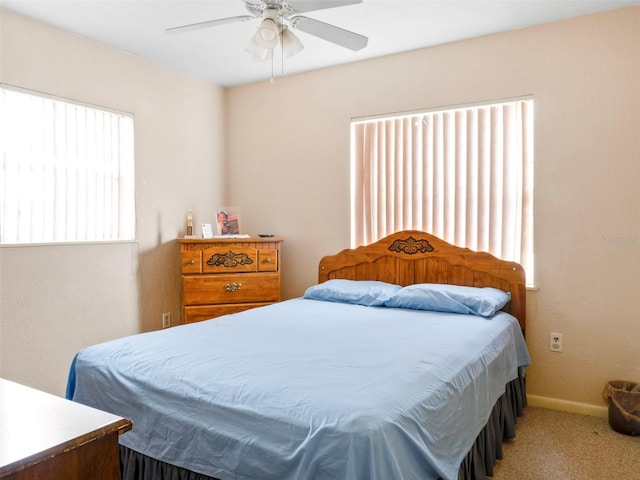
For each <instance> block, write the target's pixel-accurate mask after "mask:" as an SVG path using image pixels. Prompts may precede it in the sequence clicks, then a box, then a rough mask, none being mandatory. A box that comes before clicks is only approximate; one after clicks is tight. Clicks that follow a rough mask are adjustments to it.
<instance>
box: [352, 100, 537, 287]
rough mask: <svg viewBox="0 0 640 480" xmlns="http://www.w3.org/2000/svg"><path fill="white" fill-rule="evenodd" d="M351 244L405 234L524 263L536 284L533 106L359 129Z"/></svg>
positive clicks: (410, 118) (402, 119)
mask: <svg viewBox="0 0 640 480" xmlns="http://www.w3.org/2000/svg"><path fill="white" fill-rule="evenodd" d="M351 139H352V155H351V157H352V165H351V168H352V175H351V179H352V185H351V192H352V206H351V237H352V246H353V247H356V246H359V245H366V244H369V243H372V242H375V241H376V240H379V239H380V238H382V237H384V236H386V235H388V234H391V233H393V232H396V231H399V230H404V229H416V230H423V231H427V232H429V233H432V234H433V235H436V236H438V237H440V238H442V239H443V240H445V241H447V242H449V243H452V244H454V245H457V246H460V247H467V248H470V249H472V250H480V251H486V252H489V253H491V254H493V255H495V256H496V257H498V258H502V259H504V260H509V261H514V262H518V263H520V264H521V265H522V266H523V267H524V269H525V272H527V283H528V284H533V100H532V99H525V100H517V101H509V102H502V103H497V104H491V105H480V106H473V107H467V108H451V109H445V110H438V111H428V112H421V113H412V114H408V115H402V116H394V117H386V118H375V119H369V120H357V121H353V122H352V125H351Z"/></svg>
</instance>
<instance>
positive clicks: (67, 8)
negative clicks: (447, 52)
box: [0, 0, 640, 87]
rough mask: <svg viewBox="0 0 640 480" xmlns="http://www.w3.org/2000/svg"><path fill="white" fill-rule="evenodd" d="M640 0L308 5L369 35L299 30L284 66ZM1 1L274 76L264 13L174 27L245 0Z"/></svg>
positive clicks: (99, 33) (136, 47) (226, 11)
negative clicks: (258, 44)
mask: <svg viewBox="0 0 640 480" xmlns="http://www.w3.org/2000/svg"><path fill="white" fill-rule="evenodd" d="M639 4H640V0H633V1H619V0H575V1H570V0H502V1H495V0H466V1H465V0H440V1H436V0H364V1H363V3H361V4H358V5H350V6H344V7H339V8H331V9H326V10H319V11H314V12H309V13H306V14H305V15H306V16H308V17H311V18H314V19H317V20H321V21H323V22H327V23H332V24H334V25H337V26H339V27H342V28H344V29H347V30H351V31H354V32H357V33H359V34H362V35H365V36H367V37H369V44H368V46H367V47H366V48H364V49H363V50H360V51H358V52H353V51H351V50H347V49H345V48H342V47H339V46H337V45H334V44H332V43H329V42H326V41H324V40H321V39H318V38H316V37H313V36H311V35H308V34H305V33H304V32H298V31H296V32H295V33H296V35H297V36H298V37H299V38H300V39H301V40H302V42H303V44H304V45H305V49H304V50H303V51H302V52H301V53H299V54H297V55H296V56H294V57H291V58H288V59H285V60H284V64H283V63H282V62H281V61H280V60H277V61H276V62H275V75H276V76H280V75H281V74H282V69H284V74H285V75H290V74H294V73H299V72H304V71H309V70H314V69H318V68H323V67H327V66H331V65H338V64H343V63H347V62H354V61H358V60H363V59H366V58H373V57H379V56H383V55H388V54H392V53H397V52H402V51H407V50H413V49H416V48H422V47H428V46H432V45H438V44H442V43H446V42H452V41H457V40H463V39H466V38H471V37H477V36H481V35H486V34H490V33H495V32H500V31H506V30H513V29H518V28H523V27H528V26H532V25H537V24H542V23H547V22H552V21H556V20H562V19H567V18H571V17H576V16H579V15H586V14H591V13H596V12H600V11H604V10H612V9H616V8H621V7H626V6H630V5H639ZM0 6H2V7H4V8H6V9H9V10H13V11H15V12H18V13H20V14H23V15H25V16H28V17H33V18H35V19H37V20H40V21H42V22H45V23H48V24H51V25H54V26H56V27H59V28H62V29H65V30H68V31H70V32H74V33H76V34H78V35H81V36H83V37H88V38H91V39H93V40H96V41H98V42H100V43H103V44H106V45H110V46H112V47H115V48H118V49H120V50H123V51H126V52H129V53H132V54H134V55H137V56H139V57H143V58H146V59H149V60H152V61H154V62H157V63H160V64H162V65H166V66H168V67H170V68H173V69H175V70H178V71H181V72H185V73H187V74H190V75H193V76H196V77H201V78H205V79H208V80H210V81H212V82H214V83H216V84H218V85H220V86H224V87H229V86H235V85H242V84H246V83H252V82H256V81H262V80H265V79H268V78H270V77H271V70H272V65H271V62H270V61H267V62H254V61H253V60H252V57H251V56H250V55H249V54H248V53H246V52H245V51H244V47H245V45H246V43H247V42H248V40H249V39H250V37H251V36H252V35H253V33H254V32H255V28H256V27H257V25H258V23H259V21H258V20H251V21H248V22H242V23H233V24H227V25H222V26H216V27H213V28H208V29H203V30H197V31H190V32H185V33H181V34H174V35H168V34H166V33H165V31H164V30H165V29H166V28H169V27H174V26H179V25H184V24H190V23H197V22H202V21H206V20H212V19H217V18H223V17H231V16H236V15H246V14H247V11H246V10H245V4H244V2H243V1H241V0H0Z"/></svg>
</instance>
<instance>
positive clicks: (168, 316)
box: [162, 312, 171, 328]
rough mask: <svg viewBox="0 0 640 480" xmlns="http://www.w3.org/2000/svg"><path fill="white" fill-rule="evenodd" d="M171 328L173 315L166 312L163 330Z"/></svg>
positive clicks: (163, 316)
mask: <svg viewBox="0 0 640 480" xmlns="http://www.w3.org/2000/svg"><path fill="white" fill-rule="evenodd" d="M170 326H171V313H169V312H165V313H163V314H162V328H167V327H170Z"/></svg>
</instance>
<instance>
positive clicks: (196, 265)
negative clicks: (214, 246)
mask: <svg viewBox="0 0 640 480" xmlns="http://www.w3.org/2000/svg"><path fill="white" fill-rule="evenodd" d="M182 273H202V252H201V251H200V250H191V251H187V252H182Z"/></svg>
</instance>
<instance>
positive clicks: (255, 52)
mask: <svg viewBox="0 0 640 480" xmlns="http://www.w3.org/2000/svg"><path fill="white" fill-rule="evenodd" d="M245 50H246V51H247V52H249V53H250V54H251V56H252V57H253V58H254V60H259V61H261V60H266V59H267V58H269V57H270V54H271V52H272V49H271V48H263V47H261V46H260V45H258V43H257V42H256V40H255V35H254V36H253V37H251V40H249V43H248V44H247V46H246V47H245Z"/></svg>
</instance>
